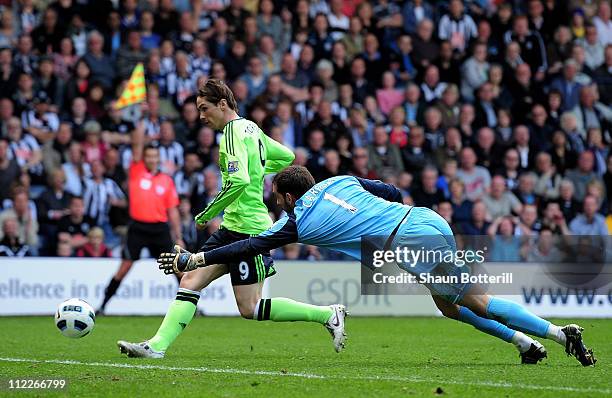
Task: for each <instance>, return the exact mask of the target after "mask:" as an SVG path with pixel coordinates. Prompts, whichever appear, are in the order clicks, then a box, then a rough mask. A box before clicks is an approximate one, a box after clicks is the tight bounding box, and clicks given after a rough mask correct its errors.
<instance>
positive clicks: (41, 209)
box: [36, 169, 72, 253]
mask: <svg viewBox="0 0 612 398" xmlns="http://www.w3.org/2000/svg"><path fill="white" fill-rule="evenodd" d="M65 183H66V176H65V175H64V172H63V170H62V169H55V170H54V171H53V172H52V173H50V174H49V188H47V189H46V190H45V191H44V192H43V193H42V194H41V195H40V196H39V197H38V199H37V200H36V204H37V213H38V220H39V225H40V234H41V235H42V236H43V237H45V238H46V240H45V242H43V244H46V245H47V246H48V248H53V249H54V247H55V245H54V243H55V242H53V241H52V239H54V238H55V236H56V235H57V226H58V223H59V220H60V219H61V218H62V217H64V216H66V215H67V214H68V212H69V210H68V206H69V204H70V198H71V196H72V195H70V194H69V193H68V192H66V190H65V189H64V184H65ZM54 251H55V250H51V253H52V252H54Z"/></svg>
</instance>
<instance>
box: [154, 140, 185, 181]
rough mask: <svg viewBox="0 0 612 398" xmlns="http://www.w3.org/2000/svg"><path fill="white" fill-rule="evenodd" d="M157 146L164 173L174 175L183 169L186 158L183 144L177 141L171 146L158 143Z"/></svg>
mask: <svg viewBox="0 0 612 398" xmlns="http://www.w3.org/2000/svg"><path fill="white" fill-rule="evenodd" d="M155 146H156V147H157V148H158V149H159V165H160V169H161V171H162V172H164V173H166V174H169V175H173V174H174V173H175V171H176V170H179V169H181V168H182V167H183V164H185V156H184V154H183V153H184V151H183V146H182V145H181V144H179V143H178V142H176V141H174V142H172V143H171V144H169V145H162V144H160V143H159V142H157V143H156V144H155Z"/></svg>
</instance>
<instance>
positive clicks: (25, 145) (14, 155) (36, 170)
mask: <svg viewBox="0 0 612 398" xmlns="http://www.w3.org/2000/svg"><path fill="white" fill-rule="evenodd" d="M34 152H40V145H38V142H37V141H36V138H34V137H33V136H31V135H30V134H24V135H23V136H22V137H21V139H20V140H19V141H11V142H10V144H9V153H8V157H9V159H15V161H17V164H18V165H19V167H24V166H25V165H26V164H27V163H28V162H29V161H30V159H32V156H34ZM29 171H30V172H31V173H33V174H36V175H42V173H43V165H42V162H39V163H38V164H35V165H33V166H32V167H30V169H29Z"/></svg>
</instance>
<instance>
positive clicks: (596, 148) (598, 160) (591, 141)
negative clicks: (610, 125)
mask: <svg viewBox="0 0 612 398" xmlns="http://www.w3.org/2000/svg"><path fill="white" fill-rule="evenodd" d="M587 148H588V150H589V151H591V152H592V153H593V156H594V157H595V171H596V173H597V175H598V176H600V177H601V176H602V175H603V174H604V173H605V171H606V159H607V157H608V153H609V152H610V148H608V146H607V145H606V143H605V142H604V141H603V137H602V134H601V130H600V129H598V128H590V129H589V131H588V132H587Z"/></svg>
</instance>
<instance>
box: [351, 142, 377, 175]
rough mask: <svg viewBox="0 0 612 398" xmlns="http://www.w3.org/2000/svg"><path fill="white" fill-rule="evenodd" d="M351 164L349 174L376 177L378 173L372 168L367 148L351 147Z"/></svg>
mask: <svg viewBox="0 0 612 398" xmlns="http://www.w3.org/2000/svg"><path fill="white" fill-rule="evenodd" d="M352 160H353V165H352V167H351V170H350V171H349V174H351V175H354V176H356V177H361V178H368V179H378V175H377V174H376V173H375V172H374V170H372V168H371V167H370V166H369V165H370V159H369V154H368V150H367V149H366V148H363V147H357V148H355V149H353V157H352Z"/></svg>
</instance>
